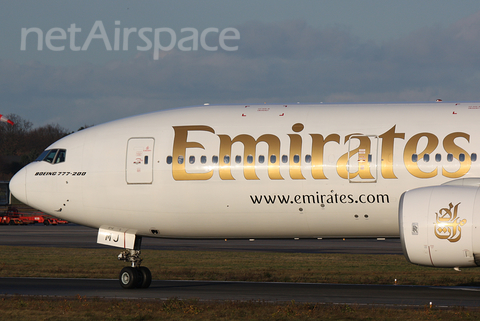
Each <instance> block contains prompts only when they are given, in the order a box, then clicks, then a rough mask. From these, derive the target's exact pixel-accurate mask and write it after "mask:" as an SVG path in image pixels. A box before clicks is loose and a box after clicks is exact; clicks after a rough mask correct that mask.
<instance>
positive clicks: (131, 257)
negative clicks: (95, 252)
mask: <svg viewBox="0 0 480 321" xmlns="http://www.w3.org/2000/svg"><path fill="white" fill-rule="evenodd" d="M118 259H119V260H122V261H124V262H131V263H132V266H126V267H124V268H123V269H122V271H121V272H120V276H119V280H120V285H121V286H122V288H124V289H135V288H141V289H146V288H148V287H149V286H150V284H151V283H152V273H151V272H150V270H149V269H148V268H147V267H145V266H140V263H141V262H142V258H140V250H128V249H126V250H125V251H123V252H121V253H120V254H119V255H118Z"/></svg>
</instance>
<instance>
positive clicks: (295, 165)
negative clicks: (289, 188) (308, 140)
mask: <svg viewBox="0 0 480 321" xmlns="http://www.w3.org/2000/svg"><path fill="white" fill-rule="evenodd" d="M303 128H304V126H303V124H300V123H297V124H294V125H293V126H292V130H293V131H294V132H296V133H299V132H301V131H302V130H303ZM288 137H290V160H289V172H290V177H291V178H292V179H305V177H304V176H303V174H302V136H300V135H297V134H288ZM295 157H298V161H297V162H295Z"/></svg>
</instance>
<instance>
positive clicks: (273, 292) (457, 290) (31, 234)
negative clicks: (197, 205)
mask: <svg viewBox="0 0 480 321" xmlns="http://www.w3.org/2000/svg"><path fill="white" fill-rule="evenodd" d="M96 239H97V231H96V230H94V229H90V228H86V227H82V226H78V225H73V224H69V225H65V226H43V225H35V226H33V225H27V226H2V225H0V245H13V246H39V247H66V248H77V247H78V248H105V246H102V245H98V244H96ZM142 248H143V249H153V250H175V249H176V250H209V251H271V252H297V253H299V252H301V253H355V254H401V253H402V250H401V245H400V242H399V240H398V239H391V240H388V239H387V240H382V241H377V240H368V239H347V240H331V239H324V240H317V239H300V240H254V241H253V240H227V241H225V240H172V239H151V238H144V240H143V242H142ZM0 294H5V295H17V294H18V295H35V296H38V295H42V296H56V297H62V296H65V297H73V296H77V295H81V296H87V297H105V298H136V299H153V298H157V299H166V298H172V297H177V298H180V299H188V298H196V299H200V300H264V301H273V302H284V301H288V302H289V301H291V300H295V301H296V302H321V303H339V304H379V305H389V306H390V305H392V306H425V305H429V304H430V302H431V303H432V304H433V305H435V306H479V305H480V288H477V287H462V286H459V287H425V286H393V285H392V286H388V285H376V286H372V285H345V284H304V283H255V282H212V281H158V280H155V281H153V282H152V285H151V287H150V288H148V289H135V290H124V289H122V288H121V287H120V285H119V283H118V280H99V279H47V278H0Z"/></svg>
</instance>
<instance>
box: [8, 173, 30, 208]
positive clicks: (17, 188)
mask: <svg viewBox="0 0 480 321" xmlns="http://www.w3.org/2000/svg"><path fill="white" fill-rule="evenodd" d="M26 177H27V168H26V167H24V168H22V169H21V170H20V171H18V173H17V174H15V176H13V177H12V179H11V180H10V184H9V186H10V192H11V193H12V194H13V196H15V198H16V199H18V200H19V201H20V202H22V203H25V204H27V189H26V184H25V183H26V182H25V180H26Z"/></svg>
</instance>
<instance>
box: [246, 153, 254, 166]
mask: <svg viewBox="0 0 480 321" xmlns="http://www.w3.org/2000/svg"><path fill="white" fill-rule="evenodd" d="M247 163H249V164H251V163H253V156H252V155H248V156H247Z"/></svg>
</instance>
